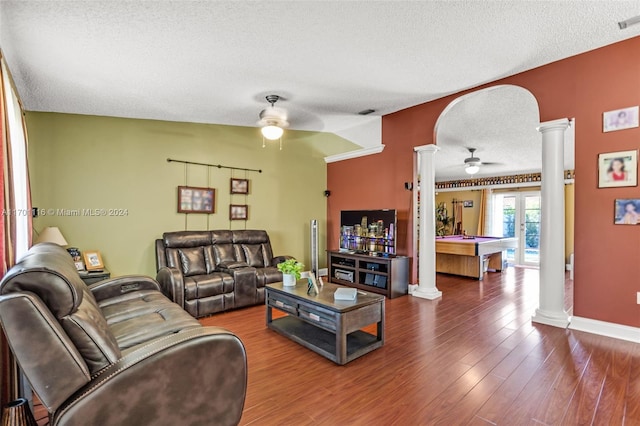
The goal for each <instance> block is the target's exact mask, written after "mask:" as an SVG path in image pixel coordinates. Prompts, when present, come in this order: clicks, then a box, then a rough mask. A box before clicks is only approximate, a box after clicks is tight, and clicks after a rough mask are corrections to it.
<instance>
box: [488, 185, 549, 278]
mask: <svg viewBox="0 0 640 426" xmlns="http://www.w3.org/2000/svg"><path fill="white" fill-rule="evenodd" d="M493 210H494V211H493V217H494V226H493V229H494V230H495V231H496V233H499V232H500V230H502V236H503V237H517V238H518V248H516V249H509V250H507V262H508V263H509V264H512V265H530V266H536V265H539V264H540V191H531V192H510V193H499V194H495V195H494V209H493Z"/></svg>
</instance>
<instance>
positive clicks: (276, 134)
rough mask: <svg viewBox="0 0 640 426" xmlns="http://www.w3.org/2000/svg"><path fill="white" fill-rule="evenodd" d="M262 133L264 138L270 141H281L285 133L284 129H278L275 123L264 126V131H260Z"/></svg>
mask: <svg viewBox="0 0 640 426" xmlns="http://www.w3.org/2000/svg"><path fill="white" fill-rule="evenodd" d="M260 131H261V132H262V136H264V138H265V139H269V140H270V141H275V140H277V139H280V138H281V137H282V134H283V133H284V130H283V129H282V127H278V126H277V125H275V123H272V124H268V125H266V126H264V127H263V128H262V129H260Z"/></svg>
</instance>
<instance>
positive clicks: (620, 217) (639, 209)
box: [614, 198, 640, 225]
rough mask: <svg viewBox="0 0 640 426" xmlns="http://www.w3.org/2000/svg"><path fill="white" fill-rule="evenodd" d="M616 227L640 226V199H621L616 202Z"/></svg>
mask: <svg viewBox="0 0 640 426" xmlns="http://www.w3.org/2000/svg"><path fill="white" fill-rule="evenodd" d="M614 214H615V221H614V223H615V224H616V225H640V198H619V199H616V202H615V212H614Z"/></svg>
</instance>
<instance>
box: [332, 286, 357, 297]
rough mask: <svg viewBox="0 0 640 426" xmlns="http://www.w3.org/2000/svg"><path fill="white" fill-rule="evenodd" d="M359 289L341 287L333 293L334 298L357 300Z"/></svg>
mask: <svg viewBox="0 0 640 426" xmlns="http://www.w3.org/2000/svg"><path fill="white" fill-rule="evenodd" d="M357 295H358V290H357V289H355V288H347V287H341V288H339V289H337V290H336V291H335V293H333V299H334V300H356V296H357Z"/></svg>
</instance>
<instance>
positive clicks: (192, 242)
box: [162, 231, 211, 248]
mask: <svg viewBox="0 0 640 426" xmlns="http://www.w3.org/2000/svg"><path fill="white" fill-rule="evenodd" d="M162 241H163V244H164V246H165V247H167V248H188V247H197V246H206V245H210V244H211V232H209V231H177V232H165V233H164V234H162Z"/></svg>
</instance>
